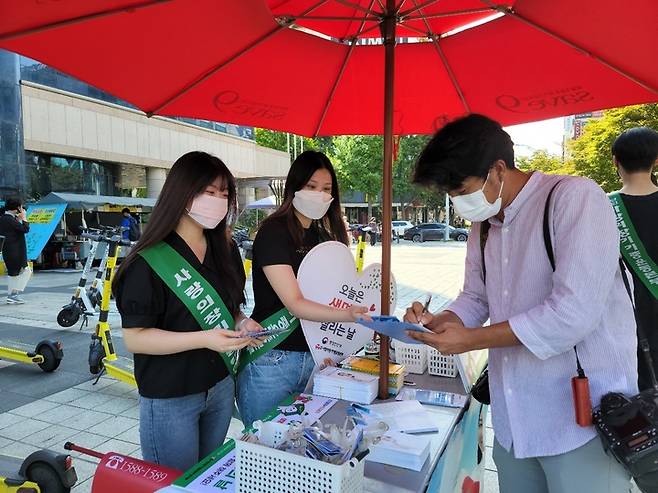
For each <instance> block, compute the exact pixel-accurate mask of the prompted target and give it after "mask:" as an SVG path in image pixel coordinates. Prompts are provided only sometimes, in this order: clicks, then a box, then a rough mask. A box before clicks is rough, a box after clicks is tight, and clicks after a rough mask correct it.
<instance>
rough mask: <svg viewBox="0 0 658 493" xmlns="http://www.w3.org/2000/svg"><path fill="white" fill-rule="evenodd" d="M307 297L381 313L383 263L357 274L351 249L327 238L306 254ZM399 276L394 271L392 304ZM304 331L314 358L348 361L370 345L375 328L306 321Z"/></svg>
mask: <svg viewBox="0 0 658 493" xmlns="http://www.w3.org/2000/svg"><path fill="white" fill-rule="evenodd" d="M297 280H298V282H299V288H300V289H301V292H302V294H303V295H304V298H306V299H308V300H312V301H315V302H317V303H321V304H323V305H327V306H330V307H333V308H338V309H345V308H348V307H350V306H352V305H360V306H365V307H368V313H369V314H370V315H380V314H381V306H380V305H381V284H382V281H381V265H380V264H371V265H369V266H368V267H366V268H365V269H364V270H363V271H362V272H360V273H357V270H356V264H355V263H354V257H353V256H352V252H351V250H350V249H349V248H348V247H347V246H346V245H344V244H343V243H339V242H337V241H327V242H325V243H321V244H319V245H318V246H316V247H315V248H313V249H312V250H311V251H310V252H309V253H308V254H307V255H306V257H304V260H303V261H302V263H301V265H300V266H299V271H298V273H297ZM396 298H397V294H396V287H395V278H394V277H393V275H392V274H391V306H390V311H391V312H393V311H394V310H395V303H396ZM302 330H303V331H304V336H305V337H306V342H308V345H309V347H310V348H311V354H312V355H313V360H314V361H315V363H316V364H317V365H321V364H322V363H323V362H324V361H325V360H326V359H327V358H329V359H331V360H332V361H334V362H335V363H338V362H340V361H342V360H344V359H345V358H346V357H347V356H349V355H351V354H353V353H355V352H356V351H358V350H359V349H361V348H362V347H363V346H364V345H365V344H367V343H368V342H369V341H370V340H371V339H372V335H373V331H372V330H370V329H369V328H367V327H364V326H363V325H360V324H358V323H347V322H311V321H309V320H302Z"/></svg>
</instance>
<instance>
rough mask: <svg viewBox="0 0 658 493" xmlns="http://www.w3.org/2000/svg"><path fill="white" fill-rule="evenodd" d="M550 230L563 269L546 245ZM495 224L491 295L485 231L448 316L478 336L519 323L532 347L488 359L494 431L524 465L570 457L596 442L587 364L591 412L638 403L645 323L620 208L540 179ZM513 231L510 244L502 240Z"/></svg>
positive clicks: (577, 186) (472, 246)
mask: <svg viewBox="0 0 658 493" xmlns="http://www.w3.org/2000/svg"><path fill="white" fill-rule="evenodd" d="M557 180H561V183H560V184H559V185H557V187H556V189H555V191H554V192H553V195H552V197H551V206H550V208H549V211H550V215H549V224H550V231H551V239H552V244H553V251H554V253H555V264H556V270H555V272H553V271H552V269H551V265H550V262H549V260H548V256H547V253H546V248H545V246H544V235H543V215H544V205H545V203H546V199H547V196H548V193H549V191H550V189H551V187H552V186H553V185H554V184H555V183H556V181H557ZM504 212H505V218H504V221H503V222H501V221H499V220H498V219H496V218H492V219H490V220H489V221H490V223H491V227H490V229H489V237H488V240H487V243H486V251H485V260H486V268H487V282H486V287H485V284H484V281H483V276H482V260H481V252H480V235H479V232H480V225H479V224H474V225H473V230H472V232H471V234H470V235H469V239H468V245H467V253H466V275H465V279H464V289H463V291H462V292H461V293H460V295H459V296H458V297H457V299H456V300H455V301H454V302H453V303H452V304H451V305H450V306H449V307H448V310H450V311H452V312H454V313H455V314H456V315H457V316H458V317H459V318H460V319H461V320H462V321H463V322H464V324H465V325H466V326H467V327H477V326H480V325H482V324H483V323H484V322H485V321H486V320H487V319H490V321H491V324H496V323H499V322H504V321H506V320H507V321H509V324H510V326H511V328H512V331H513V332H514V334H515V335H516V337H517V338H518V339H519V340H520V341H521V343H522V345H519V346H513V347H505V348H495V349H490V350H489V386H490V394H491V408H492V419H493V426H494V431H495V433H496V439H497V440H498V441H499V443H500V444H501V445H502V446H503V447H505V448H506V449H507V450H510V448H511V446H512V444H514V455H515V456H516V457H517V458H526V457H541V456H550V455H557V454H562V453H565V452H569V451H571V450H574V449H576V448H578V447H580V446H581V445H584V444H585V443H587V442H588V441H589V440H591V439H592V438H594V437H595V436H596V432H595V430H594V427H587V428H583V427H581V426H579V425H578V424H576V421H575V412H574V405H573V398H572V390H571V378H572V377H574V376H575V375H576V357H575V353H574V350H573V347H574V345H576V346H577V349H578V356H579V357H580V361H581V363H582V366H583V369H584V370H585V373H586V375H587V377H588V378H589V384H590V392H591V396H592V405H593V406H597V405H598V404H599V402H600V401H601V396H603V395H604V394H606V393H607V392H623V393H625V394H635V393H637V356H636V354H637V353H636V350H637V339H636V335H635V320H634V317H633V309H632V305H631V303H630V300H629V297H628V294H627V293H626V290H625V288H624V285H623V281H622V277H621V272H620V271H619V266H618V258H619V234H618V231H617V225H616V222H615V216H614V213H613V211H612V206H611V205H610V202H609V200H608V198H607V197H606V195H605V194H604V193H603V191H602V190H601V189H600V188H599V187H598V185H596V184H595V183H594V182H592V181H591V180H588V179H584V178H576V177H563V176H555V175H544V174H541V173H538V172H535V173H533V175H532V176H531V177H530V179H529V181H528V182H527V183H526V185H525V186H524V187H523V189H522V190H521V191H520V193H519V194H518V195H517V197H516V198H515V199H514V201H513V202H512V203H511V204H510V205H509V206H508V207H507V208H506V209H505V211H504ZM503 231H504V234H503Z"/></svg>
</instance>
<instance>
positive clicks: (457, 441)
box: [427, 399, 487, 493]
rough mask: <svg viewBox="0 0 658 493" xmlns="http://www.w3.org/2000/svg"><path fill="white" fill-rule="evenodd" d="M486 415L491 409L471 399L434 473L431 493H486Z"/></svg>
mask: <svg viewBox="0 0 658 493" xmlns="http://www.w3.org/2000/svg"><path fill="white" fill-rule="evenodd" d="M486 415H487V406H484V405H482V404H480V403H479V402H478V401H476V400H475V399H471V400H470V402H469V406H468V409H466V411H465V413H464V416H463V417H462V419H461V421H460V422H459V423H458V424H457V426H456V427H455V429H454V431H453V432H452V435H451V437H450V441H449V442H448V445H447V446H446V449H445V450H444V452H443V454H441V459H439V463H438V464H437V466H436V468H435V469H434V472H433V473H432V477H431V478H430V483H429V486H428V487H427V492H428V493H482V492H483V491H484V461H485V445H484V444H485V439H484V432H485V423H484V420H485V419H486Z"/></svg>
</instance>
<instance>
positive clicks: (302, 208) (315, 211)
mask: <svg viewBox="0 0 658 493" xmlns="http://www.w3.org/2000/svg"><path fill="white" fill-rule="evenodd" d="M333 200H334V198H333V197H332V196H331V195H329V194H328V193H327V192H314V191H312V190H299V191H297V192H295V197H294V198H293V199H292V205H293V207H294V208H295V209H297V211H298V212H300V213H301V214H304V215H305V216H306V217H308V218H309V219H321V218H323V217H324V215H325V214H326V213H327V211H328V210H329V206H330V205H331V202H332V201H333Z"/></svg>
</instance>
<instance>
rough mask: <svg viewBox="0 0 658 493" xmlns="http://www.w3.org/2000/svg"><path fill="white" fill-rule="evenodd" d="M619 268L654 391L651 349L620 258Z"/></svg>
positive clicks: (657, 381) (655, 384)
mask: <svg viewBox="0 0 658 493" xmlns="http://www.w3.org/2000/svg"><path fill="white" fill-rule="evenodd" d="M619 268H620V269H621V278H622V279H623V281H624V287H625V288H626V293H628V297H629V298H630V300H631V305H632V306H633V314H634V315H635V325H636V326H637V345H638V347H639V348H640V350H641V351H642V355H643V356H644V362H645V363H646V364H647V367H648V368H649V376H650V378H651V384H652V385H653V387H654V388H655V389H658V380H656V372H655V370H654V368H653V358H652V357H651V348H650V346H649V340H648V339H647V334H646V333H645V332H644V329H643V327H642V324H641V323H640V320H639V319H638V316H637V309H636V308H635V300H634V299H633V292H632V290H631V283H630V281H629V280H628V274H626V263H625V262H624V260H623V258H622V257H619Z"/></svg>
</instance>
